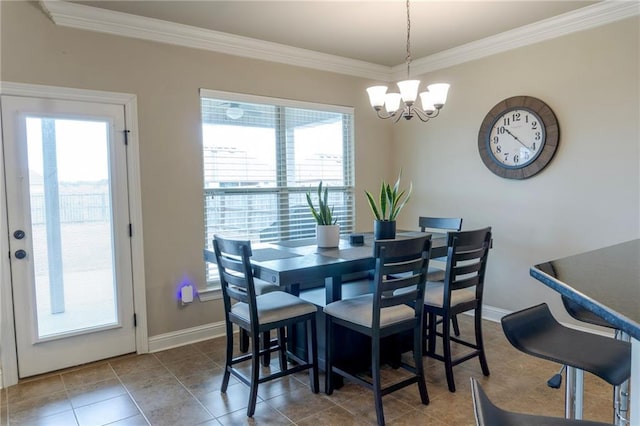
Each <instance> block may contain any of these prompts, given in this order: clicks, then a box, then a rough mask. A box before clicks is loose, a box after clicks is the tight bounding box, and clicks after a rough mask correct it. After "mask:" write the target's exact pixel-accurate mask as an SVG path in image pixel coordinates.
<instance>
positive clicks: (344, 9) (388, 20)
mask: <svg viewBox="0 0 640 426" xmlns="http://www.w3.org/2000/svg"><path fill="white" fill-rule="evenodd" d="M73 3H77V4H84V5H88V6H92V7H96V8H104V9H109V10H112V11H117V12H124V13H128V14H133V15H138V16H142V17H149V18H155V19H161V20H165V21H171V22H175V23H179V24H183V25H189V26H193V27H198V28H204V29H208V30H214V31H220V32H224V33H230V34H234V35H238V36H243V37H249V38H253V39H258V40H263V41H268V42H273V43H278V44H282V45H286V46H292V47H297V48H303V49H308V50H311V51H315V52H321V53H326V54H331V55H336V56H339V57H344V58H350V59H356V60H360V61H365V62H368V63H371V64H376V65H381V66H388V67H391V66H396V65H399V64H402V63H403V62H404V61H405V55H406V31H407V17H406V6H405V2H404V1H403V0H377V1H335V0H333V1H306V0H299V1H268V0H262V1H238V0H236V1H154V0H145V1H75V2H73ZM594 3H598V1H582V0H574V1H567V0H562V1H539V0H538V1H527V0H509V1H507V0H505V1H481V0H471V1H455V0H440V1H438V0H414V1H413V2H412V3H411V7H410V11H411V53H412V57H413V59H417V58H423V57H427V56H430V55H433V54H436V53H439V52H443V51H446V50H449V49H452V48H455V47H458V46H462V45H465V44H467V43H470V42H473V41H476V40H480V39H484V38H486V37H489V36H493V35H496V34H500V33H503V32H505V31H509V30H513V29H515V28H519V27H523V26H526V25H528V24H532V23H535V22H539V21H542V20H545V19H549V18H553V17H557V16H558V15H561V14H564V13H567V12H572V11H576V10H577V9H580V8H583V7H586V6H589V5H592V4H594Z"/></svg>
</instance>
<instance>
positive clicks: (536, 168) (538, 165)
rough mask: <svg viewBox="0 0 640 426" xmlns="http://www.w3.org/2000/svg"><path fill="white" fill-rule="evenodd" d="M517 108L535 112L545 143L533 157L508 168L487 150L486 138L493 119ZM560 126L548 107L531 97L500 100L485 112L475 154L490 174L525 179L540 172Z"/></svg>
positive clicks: (553, 148)
mask: <svg viewBox="0 0 640 426" xmlns="http://www.w3.org/2000/svg"><path fill="white" fill-rule="evenodd" d="M515 108H519V109H525V110H529V111H532V112H533V113H535V114H536V115H537V116H538V117H539V118H540V120H541V121H542V123H541V124H542V125H543V126H544V133H545V142H544V146H543V147H542V150H541V151H540V152H539V153H538V154H537V157H536V158H535V159H534V160H533V161H532V162H531V163H529V164H527V165H525V166H522V167H508V166H505V165H503V164H501V163H500V162H498V161H497V160H496V159H495V158H494V156H493V153H492V152H491V149H490V148H489V142H490V141H489V137H490V135H491V129H492V127H493V125H494V124H495V122H496V119H497V118H498V117H500V116H501V115H503V114H504V113H505V112H507V111H510V110H512V109H515ZM559 140H560V127H559V126H558V120H557V118H556V115H555V114H554V113H553V111H552V110H551V108H550V107H549V106H548V105H547V104H546V103H544V102H543V101H541V100H540V99H538V98H534V97H531V96H513V97H511V98H507V99H504V100H503V101H500V102H499V103H498V104H497V105H495V106H494V107H493V108H491V110H490V111H489V112H488V113H487V115H486V117H485V118H484V120H483V121H482V124H481V125H480V131H479V133H478V151H479V153H480V158H482V162H483V163H484V165H485V166H486V167H487V168H488V169H489V170H491V171H492V172H493V173H494V174H496V175H498V176H500V177H503V178H507V179H527V178H530V177H531V176H533V175H535V174H537V173H539V172H540V171H541V170H542V169H544V168H545V167H546V166H547V165H548V164H549V162H550V161H551V159H552V158H553V155H554V154H555V153H556V150H557V149H558V142H559Z"/></svg>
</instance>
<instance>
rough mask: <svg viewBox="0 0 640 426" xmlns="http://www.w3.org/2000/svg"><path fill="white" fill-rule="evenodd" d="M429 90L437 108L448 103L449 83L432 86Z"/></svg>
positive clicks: (428, 87)
mask: <svg viewBox="0 0 640 426" xmlns="http://www.w3.org/2000/svg"><path fill="white" fill-rule="evenodd" d="M427 89H429V92H430V93H431V94H432V96H433V104H434V105H435V106H438V105H440V107H442V105H444V104H445V102H447V93H449V85H448V84H447V83H436V84H430V85H429V86H427Z"/></svg>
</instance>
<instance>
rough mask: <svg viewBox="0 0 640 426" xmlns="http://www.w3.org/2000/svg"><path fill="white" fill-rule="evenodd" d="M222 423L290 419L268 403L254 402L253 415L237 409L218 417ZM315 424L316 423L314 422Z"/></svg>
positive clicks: (280, 422) (286, 422)
mask: <svg viewBox="0 0 640 426" xmlns="http://www.w3.org/2000/svg"><path fill="white" fill-rule="evenodd" d="M218 422H220V423H221V424H222V425H225V426H226V425H269V426H271V425H274V426H275V425H290V424H293V423H292V422H291V420H289V419H288V418H287V417H285V416H284V415H282V413H280V412H278V411H277V410H275V409H274V408H272V407H271V406H270V405H268V404H266V403H264V402H260V403H258V404H256V411H255V414H254V415H253V417H247V412H246V410H244V409H243V410H238V411H234V412H233V413H229V414H226V415H224V416H221V417H218ZM316 424H317V423H316Z"/></svg>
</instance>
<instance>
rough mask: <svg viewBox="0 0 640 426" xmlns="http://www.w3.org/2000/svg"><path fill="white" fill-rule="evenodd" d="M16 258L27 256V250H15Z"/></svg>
mask: <svg viewBox="0 0 640 426" xmlns="http://www.w3.org/2000/svg"><path fill="white" fill-rule="evenodd" d="M15 256H16V259H24V258H25V257H27V252H26V251H24V250H16V252H15Z"/></svg>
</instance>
